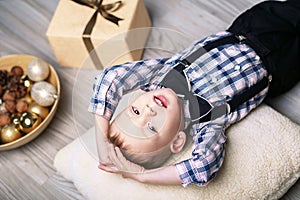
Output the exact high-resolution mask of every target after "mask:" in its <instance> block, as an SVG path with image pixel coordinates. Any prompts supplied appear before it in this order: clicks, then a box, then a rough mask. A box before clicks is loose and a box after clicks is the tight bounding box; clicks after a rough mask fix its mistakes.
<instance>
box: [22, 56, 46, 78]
mask: <svg viewBox="0 0 300 200" xmlns="http://www.w3.org/2000/svg"><path fill="white" fill-rule="evenodd" d="M49 72H50V70H49V66H48V63H46V62H45V61H43V60H41V59H36V60H33V61H31V62H30V63H29V64H28V65H27V75H28V77H29V79H30V80H32V81H43V80H45V79H46V78H47V77H48V75H49Z"/></svg>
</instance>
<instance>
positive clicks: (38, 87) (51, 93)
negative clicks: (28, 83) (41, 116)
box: [30, 81, 58, 107]
mask: <svg viewBox="0 0 300 200" xmlns="http://www.w3.org/2000/svg"><path fill="white" fill-rule="evenodd" d="M30 94H31V98H32V99H33V100H34V101H35V102H37V103H38V104H39V105H40V106H43V107H48V106H51V105H52V104H53V103H54V101H55V99H57V98H58V96H57V91H56V88H55V87H54V85H52V84H50V83H48V82H46V81H40V82H36V83H34V84H33V85H32V88H31V91H30Z"/></svg>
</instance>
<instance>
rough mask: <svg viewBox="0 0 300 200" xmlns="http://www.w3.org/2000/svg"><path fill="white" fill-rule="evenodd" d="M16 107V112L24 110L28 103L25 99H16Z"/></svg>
mask: <svg viewBox="0 0 300 200" xmlns="http://www.w3.org/2000/svg"><path fill="white" fill-rule="evenodd" d="M16 109H17V111H18V113H23V112H26V111H27V109H28V103H27V102H26V101H25V100H18V101H17V105H16Z"/></svg>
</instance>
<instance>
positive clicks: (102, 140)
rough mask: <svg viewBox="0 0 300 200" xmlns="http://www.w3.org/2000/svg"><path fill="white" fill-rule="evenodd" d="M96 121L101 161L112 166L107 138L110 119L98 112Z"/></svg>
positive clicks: (95, 117) (95, 115)
mask: <svg viewBox="0 0 300 200" xmlns="http://www.w3.org/2000/svg"><path fill="white" fill-rule="evenodd" d="M94 121H95V134H96V143H97V151H98V158H99V163H101V164H105V165H108V166H110V165H111V164H112V163H111V161H110V159H109V156H108V150H109V149H108V148H109V141H108V139H107V134H108V130H109V121H108V120H107V119H105V118H104V117H102V116H100V115H97V114H94Z"/></svg>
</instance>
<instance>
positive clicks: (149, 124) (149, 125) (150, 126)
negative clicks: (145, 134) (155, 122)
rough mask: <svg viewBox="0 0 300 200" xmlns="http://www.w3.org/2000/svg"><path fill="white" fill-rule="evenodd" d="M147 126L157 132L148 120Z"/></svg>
mask: <svg viewBox="0 0 300 200" xmlns="http://www.w3.org/2000/svg"><path fill="white" fill-rule="evenodd" d="M148 128H149V129H150V130H151V131H153V132H155V133H157V130H156V129H155V128H154V126H152V124H151V123H150V122H148Z"/></svg>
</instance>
